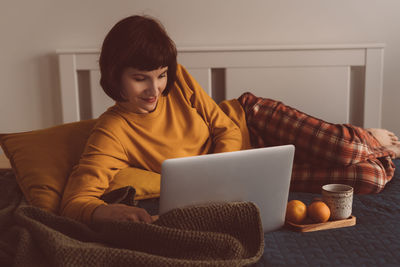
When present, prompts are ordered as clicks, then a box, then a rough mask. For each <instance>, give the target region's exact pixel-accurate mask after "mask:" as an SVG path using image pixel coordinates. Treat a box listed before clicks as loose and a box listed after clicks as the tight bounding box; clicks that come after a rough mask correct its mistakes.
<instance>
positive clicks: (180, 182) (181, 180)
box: [159, 145, 294, 232]
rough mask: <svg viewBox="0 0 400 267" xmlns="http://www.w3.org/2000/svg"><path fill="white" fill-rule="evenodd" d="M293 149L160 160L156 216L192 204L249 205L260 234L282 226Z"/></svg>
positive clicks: (284, 147)
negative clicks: (257, 211) (252, 206)
mask: <svg viewBox="0 0 400 267" xmlns="http://www.w3.org/2000/svg"><path fill="white" fill-rule="evenodd" d="M293 157H294V146H293V145H285V146H276V147H268V148H257V149H249V150H242V151H235V152H225V153H216V154H208V155H201V156H194V157H185V158H175V159H168V160H165V161H164V162H163V164H162V171H161V191H160V207H159V213H160V214H163V213H165V212H167V211H169V210H171V209H174V208H179V207H186V206H191V205H197V204H206V203H210V202H224V201H252V202H254V203H255V204H257V206H258V207H259V209H260V215H261V220H262V223H263V229H264V232H267V231H272V230H276V229H278V228H280V227H281V226H282V225H283V224H284V221H285V212H286V204H287V201H288V194H289V185H290V178H291V173H292V164H293Z"/></svg>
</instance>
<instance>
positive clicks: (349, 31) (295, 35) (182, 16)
mask: <svg viewBox="0 0 400 267" xmlns="http://www.w3.org/2000/svg"><path fill="white" fill-rule="evenodd" d="M131 14H149V15H153V16H156V17H158V18H159V19H160V20H161V21H162V22H163V23H164V25H165V26H166V28H167V30H168V32H169V33H170V35H171V37H172V38H173V39H174V40H175V42H176V43H177V45H178V46H190V45H196V46H197V45H271V44H325V43H370V42H379V43H386V49H385V65H384V92H383V94H384V95H383V110H382V114H383V120H382V122H383V127H385V128H388V129H390V130H392V131H395V132H396V133H397V134H398V135H400V120H399V119H398V117H399V115H400V105H399V104H398V102H399V101H400V75H399V70H400V37H399V36H400V34H399V32H400V16H399V14H400V1H398V0H336V1H332V0H303V1H298V0H292V1H289V0H280V1H272V0H259V1H242V0H229V1H228V0H226V1H222V0H220V1H215V0H202V1H194V0H193V1H189V0H169V1H166V0H165V1H164V0H153V1H149V0H147V1H144V0H143V1H139V0H114V1H109V0H79V1H78V0H69V1H61V0H60V1H56V0H35V1H30V0H25V1H11V0H8V1H6V0H2V1H1V3H0V33H1V35H0V38H1V42H0V44H1V45H0V47H1V51H0V132H17V131H27V130H34V129H39V128H44V127H49V126H52V125H56V124H59V123H61V107H60V93H59V85H58V79H59V78H58V66H57V59H56V57H55V50H56V49H60V48H65V49H66V48H99V46H100V45H101V42H102V39H103V38H104V36H105V34H106V33H107V31H108V30H109V29H110V28H111V27H112V25H114V23H116V22H117V21H118V20H119V19H121V18H123V17H125V16H128V15H131Z"/></svg>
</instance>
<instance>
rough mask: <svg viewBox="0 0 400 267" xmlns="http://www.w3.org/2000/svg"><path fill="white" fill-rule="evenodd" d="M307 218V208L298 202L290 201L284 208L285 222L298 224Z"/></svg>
mask: <svg viewBox="0 0 400 267" xmlns="http://www.w3.org/2000/svg"><path fill="white" fill-rule="evenodd" d="M306 217H307V206H306V204H304V203H303V202H302V201H300V200H291V201H289V202H288V204H287V206H286V220H287V221H289V222H292V223H296V224H299V223H301V222H302V221H304V219H305V218H306Z"/></svg>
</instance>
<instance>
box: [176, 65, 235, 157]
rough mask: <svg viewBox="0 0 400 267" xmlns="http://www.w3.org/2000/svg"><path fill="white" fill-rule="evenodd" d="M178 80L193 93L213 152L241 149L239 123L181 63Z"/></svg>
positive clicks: (193, 101)
mask: <svg viewBox="0 0 400 267" xmlns="http://www.w3.org/2000/svg"><path fill="white" fill-rule="evenodd" d="M178 81H179V82H181V83H182V84H181V86H182V87H183V88H184V89H186V90H187V89H189V90H191V91H192V92H193V93H192V94H191V96H190V102H191V104H192V107H194V108H195V109H196V110H197V112H198V113H199V114H200V116H202V118H203V119H204V121H205V122H206V123H207V125H208V127H209V129H210V134H211V137H212V141H213V151H212V152H213V153H220V152H229V151H236V150H240V149H241V147H242V135H241V132H240V129H239V128H238V127H237V125H236V124H235V123H234V122H233V121H232V120H231V119H230V118H229V117H228V116H227V115H226V114H225V113H224V112H223V111H222V110H221V109H220V107H219V106H218V105H217V104H216V103H215V102H214V100H213V99H212V98H211V97H210V96H209V95H208V94H207V93H206V92H205V91H204V90H203V88H202V87H201V86H200V84H199V83H198V82H197V81H196V80H195V79H194V78H193V77H192V76H191V75H190V74H189V72H188V71H187V70H186V69H185V68H184V67H183V66H181V65H179V67H178Z"/></svg>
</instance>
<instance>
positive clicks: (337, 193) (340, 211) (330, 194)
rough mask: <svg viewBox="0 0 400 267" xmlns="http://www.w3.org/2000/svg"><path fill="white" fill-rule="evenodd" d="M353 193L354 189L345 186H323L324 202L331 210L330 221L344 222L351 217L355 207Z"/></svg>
mask: <svg viewBox="0 0 400 267" xmlns="http://www.w3.org/2000/svg"><path fill="white" fill-rule="evenodd" d="M353 191H354V190H353V187H351V186H349V185H345V184H326V185H324V186H322V201H323V202H325V203H326V205H328V207H329V209H330V210H331V217H330V220H343V219H347V218H349V217H350V215H351V212H352V207H353Z"/></svg>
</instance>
